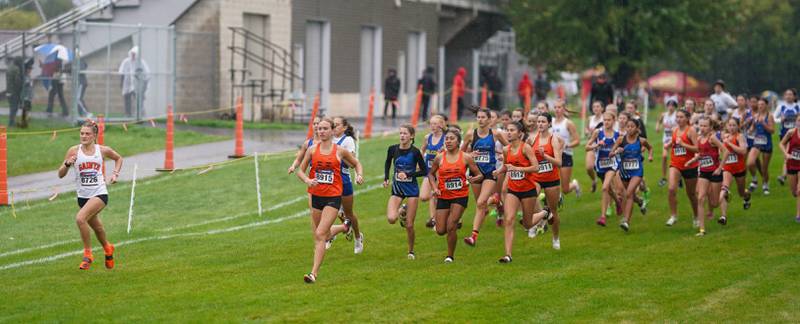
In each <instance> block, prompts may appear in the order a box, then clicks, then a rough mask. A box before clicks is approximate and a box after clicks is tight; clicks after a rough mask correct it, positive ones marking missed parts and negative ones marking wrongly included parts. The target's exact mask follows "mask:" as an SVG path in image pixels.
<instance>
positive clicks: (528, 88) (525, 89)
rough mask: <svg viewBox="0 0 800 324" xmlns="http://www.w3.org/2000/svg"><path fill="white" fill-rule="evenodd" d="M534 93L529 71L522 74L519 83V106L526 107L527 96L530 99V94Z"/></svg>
mask: <svg viewBox="0 0 800 324" xmlns="http://www.w3.org/2000/svg"><path fill="white" fill-rule="evenodd" d="M532 95H533V83H532V82H531V77H530V76H528V72H525V73H524V74H522V80H519V84H517V96H519V106H520V107H525V99H526V98H525V97H528V98H527V99H530V96H532Z"/></svg>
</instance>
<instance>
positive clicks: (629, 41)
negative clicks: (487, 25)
mask: <svg viewBox="0 0 800 324" xmlns="http://www.w3.org/2000/svg"><path fill="white" fill-rule="evenodd" d="M739 8H740V5H739V2H738V1H734V0H720V1H693V0H671V1H658V0H642V1H629V0H594V1H582V0H566V1H553V0H514V1H511V2H510V3H509V6H508V8H507V13H508V15H509V17H510V18H511V21H512V23H513V25H514V29H515V31H516V33H517V40H518V41H517V47H518V49H519V50H520V52H521V53H522V54H524V55H526V56H528V57H529V58H530V59H531V60H532V61H533V62H535V63H536V64H546V65H547V66H548V67H551V68H553V69H555V70H564V69H566V70H581V69H584V68H586V67H589V66H593V65H596V64H602V65H604V66H606V68H607V69H608V70H610V71H611V72H612V74H613V75H614V77H615V81H616V82H624V81H626V80H627V78H628V77H629V76H630V75H632V74H633V72H634V71H636V70H639V69H642V68H644V67H646V66H648V64H650V63H652V62H653V61H655V60H666V61H673V62H674V61H678V60H680V61H683V62H685V63H686V64H687V65H689V66H694V67H702V66H704V65H706V64H707V63H708V60H707V54H708V53H710V52H711V50H713V49H714V48H715V47H718V46H722V45H725V44H727V43H729V42H730V41H731V34H732V33H733V32H734V31H735V30H736V27H737V26H740V23H741V22H742V21H743V19H744V17H743V15H741V14H740V12H739Z"/></svg>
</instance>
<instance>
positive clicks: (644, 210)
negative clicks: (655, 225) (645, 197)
mask: <svg viewBox="0 0 800 324" xmlns="http://www.w3.org/2000/svg"><path fill="white" fill-rule="evenodd" d="M639 212H640V213H642V215H645V214H647V202H644V203H642V204H641V205H640V206H639Z"/></svg>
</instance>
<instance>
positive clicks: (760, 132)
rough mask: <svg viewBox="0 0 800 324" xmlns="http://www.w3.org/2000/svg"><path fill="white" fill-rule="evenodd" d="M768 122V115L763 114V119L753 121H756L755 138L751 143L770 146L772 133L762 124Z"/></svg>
mask: <svg viewBox="0 0 800 324" xmlns="http://www.w3.org/2000/svg"><path fill="white" fill-rule="evenodd" d="M767 122H769V116H764V121H763V122H759V121H758V120H757V121H755V123H756V133H755V138H754V139H753V145H756V146H762V147H771V146H772V135H771V134H770V133H769V132H767V128H766V127H764V125H766V124H767Z"/></svg>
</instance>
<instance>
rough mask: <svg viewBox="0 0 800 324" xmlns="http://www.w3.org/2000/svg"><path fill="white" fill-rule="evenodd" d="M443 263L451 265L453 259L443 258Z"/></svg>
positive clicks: (449, 257)
mask: <svg viewBox="0 0 800 324" xmlns="http://www.w3.org/2000/svg"><path fill="white" fill-rule="evenodd" d="M444 263H453V257H451V256H448V257H446V258H444Z"/></svg>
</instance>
